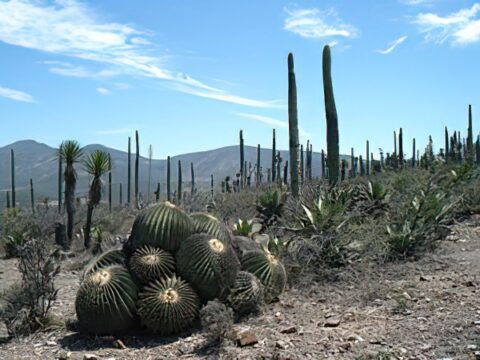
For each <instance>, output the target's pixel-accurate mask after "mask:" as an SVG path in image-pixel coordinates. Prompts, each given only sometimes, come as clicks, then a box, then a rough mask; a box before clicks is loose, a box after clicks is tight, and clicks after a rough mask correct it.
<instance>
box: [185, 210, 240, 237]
mask: <svg viewBox="0 0 480 360" xmlns="http://www.w3.org/2000/svg"><path fill="white" fill-rule="evenodd" d="M190 217H191V218H192V220H193V223H194V224H195V233H197V234H199V233H205V234H209V235H212V236H214V237H216V238H217V239H220V240H222V241H225V242H227V243H231V239H230V237H231V235H230V231H229V229H228V228H227V226H226V225H225V224H224V223H222V222H221V221H220V220H219V219H217V218H216V217H215V216H213V215H211V214H207V213H195V214H192V215H191V216H190Z"/></svg>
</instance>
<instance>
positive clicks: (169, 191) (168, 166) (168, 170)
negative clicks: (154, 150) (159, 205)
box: [167, 156, 172, 201]
mask: <svg viewBox="0 0 480 360" xmlns="http://www.w3.org/2000/svg"><path fill="white" fill-rule="evenodd" d="M170 179H171V174H170V156H167V201H172V198H171V192H172V189H171V187H170Z"/></svg>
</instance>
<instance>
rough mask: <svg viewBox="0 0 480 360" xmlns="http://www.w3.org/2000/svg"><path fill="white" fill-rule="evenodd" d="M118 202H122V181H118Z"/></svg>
mask: <svg viewBox="0 0 480 360" xmlns="http://www.w3.org/2000/svg"><path fill="white" fill-rule="evenodd" d="M118 192H119V193H118V202H119V203H120V205H122V204H123V186H122V183H120V186H119V190H118Z"/></svg>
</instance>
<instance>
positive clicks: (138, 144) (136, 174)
mask: <svg viewBox="0 0 480 360" xmlns="http://www.w3.org/2000/svg"><path fill="white" fill-rule="evenodd" d="M135 146H136V152H135V204H136V206H137V207H138V205H139V204H138V202H139V198H138V186H139V183H138V176H139V167H140V142H139V140H138V131H137V130H135Z"/></svg>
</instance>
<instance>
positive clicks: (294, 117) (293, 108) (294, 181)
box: [288, 53, 299, 196]
mask: <svg viewBox="0 0 480 360" xmlns="http://www.w3.org/2000/svg"><path fill="white" fill-rule="evenodd" d="M288 134H289V155H290V187H291V191H292V195H293V196H298V191H299V184H298V145H299V141H298V113H297V84H296V80H295V71H294V65H293V55H292V53H290V54H288Z"/></svg>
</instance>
